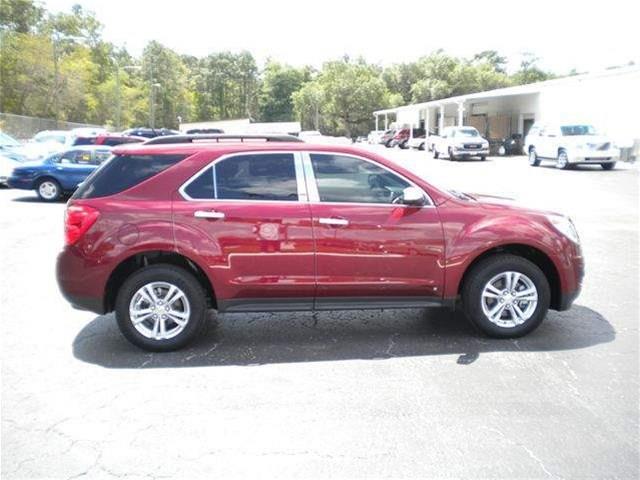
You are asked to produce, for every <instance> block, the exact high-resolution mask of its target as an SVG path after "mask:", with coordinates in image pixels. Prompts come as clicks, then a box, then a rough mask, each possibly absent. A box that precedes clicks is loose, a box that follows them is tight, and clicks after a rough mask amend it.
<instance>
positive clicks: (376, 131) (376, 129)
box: [375, 114, 378, 132]
mask: <svg viewBox="0 0 640 480" xmlns="http://www.w3.org/2000/svg"><path fill="white" fill-rule="evenodd" d="M375 117H376V132H377V131H378V114H376V115H375Z"/></svg>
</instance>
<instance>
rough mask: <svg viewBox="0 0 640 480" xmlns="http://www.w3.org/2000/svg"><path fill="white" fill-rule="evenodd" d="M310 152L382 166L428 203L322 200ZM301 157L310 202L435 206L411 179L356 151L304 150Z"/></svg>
mask: <svg viewBox="0 0 640 480" xmlns="http://www.w3.org/2000/svg"><path fill="white" fill-rule="evenodd" d="M311 154H317V155H338V156H343V157H353V158H357V159H358V160H362V161H365V162H369V163H371V164H373V165H375V166H377V167H379V168H382V169H383V170H386V171H387V172H389V173H391V174H393V175H396V176H397V177H399V178H401V179H402V180H404V181H405V182H407V183H408V184H409V185H410V186H412V187H415V188H417V189H418V190H420V191H421V192H422V194H423V195H424V197H425V198H426V200H427V202H428V204H425V205H421V206H419V207H417V206H415V205H404V204H402V203H366V202H323V201H321V200H320V193H319V192H318V184H317V182H316V177H315V173H314V172H313V164H312V163H311ZM302 159H303V162H304V173H305V180H306V182H307V191H308V192H309V201H310V202H311V203H319V204H322V205H357V206H374V207H393V208H398V207H405V208H409V207H411V208H435V203H434V202H433V199H432V198H431V197H430V196H429V194H428V193H427V192H425V191H424V188H422V187H420V186H419V185H416V184H415V183H414V182H412V181H411V180H409V179H408V178H406V177H405V176H404V175H401V174H400V173H398V172H396V171H395V170H392V169H391V168H389V167H387V166H386V165H383V164H381V163H378V162H376V161H375V160H371V159H369V158H366V157H363V156H361V155H358V154H356V153H344V152H332V151H329V150H319V151H318V150H306V151H304V152H303V155H302Z"/></svg>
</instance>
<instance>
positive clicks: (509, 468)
mask: <svg viewBox="0 0 640 480" xmlns="http://www.w3.org/2000/svg"><path fill="white" fill-rule="evenodd" d="M365 148H373V149H375V150H377V151H379V152H380V153H383V154H387V155H388V156H390V157H391V158H393V159H394V160H395V161H397V162H398V163H400V164H402V165H405V166H407V167H408V168H410V169H412V170H414V171H416V172H418V173H420V175H422V176H423V177H424V178H426V179H428V180H429V181H432V182H434V183H436V184H444V185H448V186H450V187H451V188H456V189H458V190H462V191H467V192H477V193H480V192H482V193H491V194H496V195H505V196H509V197H513V198H516V199H518V200H519V201H520V202H522V203H525V204H529V205H533V206H539V207H543V208H548V209H552V210H555V211H560V212H564V213H567V214H569V215H570V216H572V218H573V219H574V221H575V223H576V226H577V228H578V231H579V233H580V235H581V238H582V243H583V250H584V255H585V258H586V265H587V272H586V277H585V280H584V287H583V291H582V294H581V295H580V297H579V298H578V299H577V301H576V304H575V305H574V307H573V308H572V309H571V310H570V311H567V312H562V313H558V312H550V313H549V316H548V318H547V320H546V321H545V322H544V323H543V324H542V326H541V327H540V328H539V329H538V330H536V331H535V332H534V333H533V334H531V335H530V336H528V337H525V338H521V339H518V340H491V339H488V338H485V337H483V336H480V335H479V334H477V333H476V332H475V331H474V330H473V329H472V328H471V327H470V326H469V325H468V324H467V323H466V321H465V320H464V319H463V318H462V317H461V315H460V314H459V313H451V312H449V311H448V310H444V309H435V310H420V309H415V310H406V311H400V310H396V311H392V310H388V311H362V312H361V311H350V312H322V313H317V314H312V313H283V314H225V315H216V314H214V313H212V318H211V325H210V328H209V329H208V333H207V334H206V336H204V337H203V338H202V339H201V340H200V341H199V342H197V344H196V345H195V346H193V347H192V348H189V349H187V350H184V351H180V352H175V353H169V354H151V353H147V352H143V351H140V350H138V349H136V348H135V347H133V346H131V345H129V344H128V343H127V342H126V341H125V340H124V338H123V337H122V336H121V335H120V333H119V332H118V330H117V327H116V325H115V321H114V318H113V316H112V315H106V316H95V315H93V314H91V313H87V312H81V311H76V310H73V309H72V308H71V307H70V306H69V305H68V304H67V303H66V302H65V301H64V299H63V298H62V297H61V296H60V294H59V292H58V289H57V285H56V282H55V276H54V265H55V257H56V254H57V252H58V251H59V250H60V248H61V247H62V242H63V236H62V222H63V211H64V206H65V205H64V203H56V204H43V203H40V202H39V201H37V199H36V196H35V194H32V193H30V192H24V191H17V190H6V189H5V190H0V231H1V232H2V237H1V238H2V244H1V246H2V248H1V249H0V252H1V253H0V254H1V255H2V256H1V264H0V266H1V269H2V275H1V277H0V278H1V281H0V296H1V300H0V309H1V310H0V316H1V321H2V387H3V388H2V447H3V448H2V477H3V478H6V479H16V478H112V477H126V478H127V479H136V478H156V477H157V478H164V477H167V478H169V477H173V478H185V479H186V478H188V479H192V478H254V479H257V478H260V479H264V478H293V477H296V478H300V477H303V478H388V477H394V478H425V477H466V478H471V477H502V478H516V477H518V478H523V477H527V478H587V477H589V478H602V477H607V478H609V477H610V478H637V477H638V468H639V465H638V426H639V425H638V390H639V388H638V387H639V385H638V373H639V372H638V368H639V367H638V316H639V313H638V306H639V305H638V304H639V296H638V274H639V271H638V270H639V269H638V260H639V258H638V213H639V212H638V170H637V168H635V167H629V166H624V165H621V166H620V167H619V168H618V169H617V170H614V171H611V172H604V171H602V170H601V169H600V167H597V166H596V167H589V168H580V169H577V170H567V171H560V170H556V169H554V168H552V167H538V168H533V167H530V166H529V165H528V164H527V161H526V159H525V158H524V157H511V158H499V159H497V158H490V159H488V160H487V161H486V162H480V161H461V162H449V161H448V160H446V159H445V160H434V159H431V158H430V156H429V155H428V154H427V153H425V152H415V151H399V150H397V149H395V150H385V149H384V148H382V147H365Z"/></svg>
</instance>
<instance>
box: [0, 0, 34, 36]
mask: <svg viewBox="0 0 640 480" xmlns="http://www.w3.org/2000/svg"><path fill="white" fill-rule="evenodd" d="M43 17H44V9H43V8H42V7H41V6H40V5H39V4H36V3H35V2H34V1H32V0H2V1H0V29H1V30H2V31H10V32H16V33H31V32H33V31H34V30H35V28H36V26H37V25H38V24H39V23H40V21H41V20H42V18H43Z"/></svg>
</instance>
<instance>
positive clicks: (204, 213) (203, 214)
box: [193, 210, 224, 220]
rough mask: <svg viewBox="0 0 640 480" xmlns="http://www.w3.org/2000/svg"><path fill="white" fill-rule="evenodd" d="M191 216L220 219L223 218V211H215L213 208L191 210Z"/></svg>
mask: <svg viewBox="0 0 640 480" xmlns="http://www.w3.org/2000/svg"><path fill="white" fill-rule="evenodd" d="M193 216H194V217H196V218H213V219H216V220H221V219H223V218H224V213H222V212H216V211H215V210H208V211H207V210H196V211H195V212H193Z"/></svg>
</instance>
